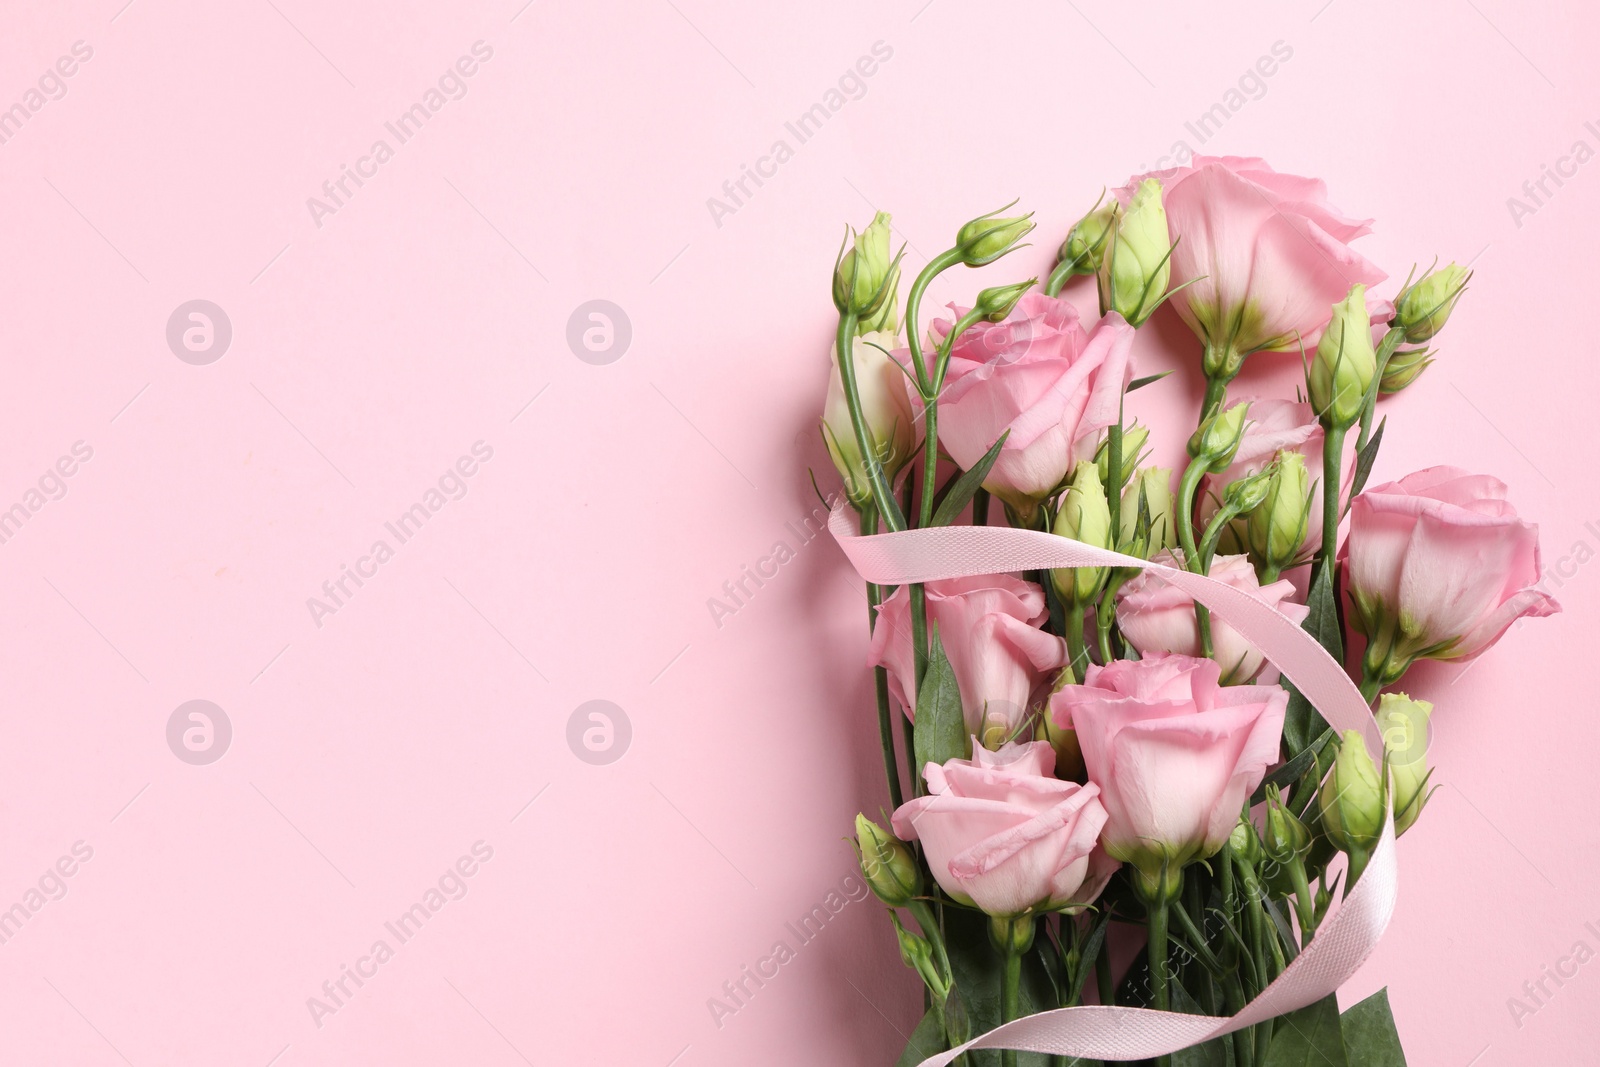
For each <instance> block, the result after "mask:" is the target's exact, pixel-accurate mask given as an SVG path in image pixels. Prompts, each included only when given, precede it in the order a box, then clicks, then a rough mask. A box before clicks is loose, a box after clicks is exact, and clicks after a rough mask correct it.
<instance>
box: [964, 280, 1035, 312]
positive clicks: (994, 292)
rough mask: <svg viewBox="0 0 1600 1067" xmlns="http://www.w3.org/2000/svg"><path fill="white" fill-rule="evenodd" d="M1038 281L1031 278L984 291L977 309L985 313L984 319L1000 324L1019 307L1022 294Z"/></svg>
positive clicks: (980, 293)
mask: <svg viewBox="0 0 1600 1067" xmlns="http://www.w3.org/2000/svg"><path fill="white" fill-rule="evenodd" d="M1038 280H1039V279H1037V278H1029V279H1028V280H1027V281H1025V282H1017V283H1016V284H1014V285H997V286H995V287H994V288H992V289H984V290H982V291H981V292H979V293H978V302H977V304H976V308H977V310H979V311H981V312H983V317H984V318H986V319H988V320H989V321H990V322H1000V321H1002V320H1004V319H1005V317H1006V316H1007V315H1009V314H1011V309H1012V308H1014V307H1016V306H1017V301H1018V300H1021V299H1022V294H1023V293H1026V292H1027V291H1028V290H1029V289H1031V288H1032V287H1033V284H1034V283H1035V282H1037V281H1038Z"/></svg>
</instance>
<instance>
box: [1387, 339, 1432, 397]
mask: <svg viewBox="0 0 1600 1067" xmlns="http://www.w3.org/2000/svg"><path fill="white" fill-rule="evenodd" d="M1432 363H1433V359H1432V357H1431V356H1430V354H1429V351H1428V349H1426V348H1402V349H1400V350H1399V351H1397V352H1395V353H1394V354H1393V355H1392V356H1390V357H1389V362H1388V363H1386V364H1385V365H1384V368H1383V379H1382V380H1381V381H1380V382H1379V383H1378V388H1379V389H1380V390H1381V391H1383V392H1384V393H1398V392H1399V391H1400V390H1402V389H1404V388H1405V387H1406V386H1408V385H1410V384H1411V383H1412V382H1414V381H1416V380H1417V379H1418V378H1419V377H1421V376H1422V372H1423V371H1425V370H1427V369H1428V367H1429V365H1430V364H1432Z"/></svg>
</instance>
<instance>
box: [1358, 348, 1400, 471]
mask: <svg viewBox="0 0 1600 1067" xmlns="http://www.w3.org/2000/svg"><path fill="white" fill-rule="evenodd" d="M1405 336H1406V331H1405V330H1404V329H1402V328H1401V327H1399V326H1391V327H1390V328H1389V332H1388V333H1386V334H1384V335H1383V340H1381V341H1379V342H1378V353H1377V354H1378V361H1377V370H1376V372H1375V373H1374V374H1373V375H1372V387H1371V388H1370V389H1369V390H1368V391H1367V395H1366V398H1365V400H1364V402H1363V403H1362V405H1361V432H1360V433H1359V434H1358V435H1357V436H1356V451H1357V452H1360V451H1361V450H1362V449H1364V448H1366V447H1367V440H1368V439H1369V438H1370V437H1371V436H1372V422H1373V415H1374V414H1376V412H1377V408H1378V389H1379V386H1380V383H1381V382H1382V381H1383V373H1384V371H1386V370H1388V369H1389V358H1390V357H1391V356H1393V355H1394V350H1395V349H1396V348H1399V347H1400V342H1401V341H1402V340H1404V339H1405Z"/></svg>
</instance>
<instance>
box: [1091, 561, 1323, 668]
mask: <svg viewBox="0 0 1600 1067" xmlns="http://www.w3.org/2000/svg"><path fill="white" fill-rule="evenodd" d="M1156 562H1158V563H1165V564H1167V565H1169V566H1173V567H1178V566H1181V564H1179V563H1178V562H1177V560H1176V559H1175V558H1174V557H1173V555H1172V553H1170V552H1163V553H1161V554H1160V555H1159V556H1157V557H1156ZM1211 577H1213V578H1215V579H1217V580H1218V581H1220V582H1226V583H1227V584H1228V585H1231V586H1233V587H1234V588H1235V589H1242V590H1244V591H1245V592H1247V593H1249V594H1250V595H1251V596H1253V597H1255V598H1256V599H1257V600H1259V601H1261V602H1262V603H1263V604H1266V605H1267V606H1268V607H1271V608H1276V609H1277V610H1278V611H1280V612H1282V613H1283V614H1284V615H1286V616H1287V617H1288V618H1289V619H1290V620H1292V621H1293V622H1296V623H1300V622H1304V621H1305V618H1306V616H1307V615H1308V614H1310V611H1309V609H1307V608H1306V606H1305V605H1304V604H1296V603H1294V602H1292V601H1291V600H1289V597H1291V596H1293V595H1294V591H1295V589H1294V583H1293V582H1291V581H1289V580H1288V579H1287V578H1285V579H1282V580H1280V581H1276V582H1273V583H1272V584H1271V585H1266V586H1263V585H1261V584H1259V583H1258V582H1257V580H1256V569H1255V567H1254V566H1253V565H1252V564H1251V563H1250V557H1249V556H1216V557H1213V558H1212V560H1211ZM1117 627H1118V629H1120V630H1121V631H1122V636H1123V637H1124V638H1126V639H1127V641H1128V644H1130V645H1132V646H1133V647H1134V648H1137V649H1138V650H1139V654H1140V655H1141V656H1144V655H1149V654H1151V653H1162V652H1171V653H1176V654H1178V655H1180V656H1198V655H1199V654H1200V629H1199V625H1198V623H1196V621H1195V617H1194V598H1193V597H1191V596H1189V594H1188V593H1185V592H1184V591H1183V590H1181V589H1179V588H1178V587H1177V586H1175V585H1170V584H1168V583H1167V582H1164V581H1162V580H1161V579H1160V578H1159V577H1157V576H1156V575H1155V574H1154V573H1152V572H1150V571H1140V572H1139V573H1138V574H1136V575H1134V576H1133V577H1132V578H1130V579H1129V580H1128V583H1127V584H1126V585H1124V586H1123V587H1122V590H1121V592H1120V593H1118V595H1117ZM1211 658H1212V659H1214V660H1216V662H1217V665H1218V666H1219V668H1220V669H1221V677H1222V681H1223V682H1224V684H1228V685H1232V684H1234V683H1237V682H1248V681H1250V680H1251V679H1252V678H1254V677H1255V676H1256V674H1257V673H1258V672H1260V670H1261V667H1262V664H1264V663H1265V662H1266V657H1265V656H1263V655H1262V653H1261V650H1260V649H1259V648H1257V647H1256V646H1255V645H1252V644H1251V643H1250V642H1248V641H1246V640H1245V639H1244V638H1243V637H1242V636H1240V634H1239V631H1237V630H1235V629H1234V628H1233V627H1232V626H1229V625H1228V624H1227V623H1226V622H1224V621H1222V620H1221V619H1219V618H1218V617H1217V616H1215V615H1213V616H1211Z"/></svg>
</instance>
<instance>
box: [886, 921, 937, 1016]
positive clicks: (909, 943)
mask: <svg viewBox="0 0 1600 1067" xmlns="http://www.w3.org/2000/svg"><path fill="white" fill-rule="evenodd" d="M889 920H890V921H891V922H893V923H894V936H895V939H896V940H897V941H899V942H900V959H901V961H902V962H903V963H905V965H906V966H907V967H910V968H911V969H912V970H914V971H916V972H917V974H918V975H920V976H921V977H922V980H923V982H924V983H926V984H927V986H928V989H929V990H930V991H931V992H932V993H933V995H934V996H935V997H936V998H937V999H938V1000H940V1001H942V1000H944V998H945V997H947V996H949V995H950V979H949V978H948V977H947V976H946V975H944V974H942V973H941V972H940V968H939V961H938V958H937V957H936V956H935V955H934V952H933V946H932V945H930V944H929V943H928V939H927V938H925V937H923V936H921V935H920V934H914V933H912V932H911V931H910V930H907V929H906V928H905V927H904V926H902V925H901V924H900V916H899V915H898V914H897V913H895V912H893V911H891V912H890V913H889Z"/></svg>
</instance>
